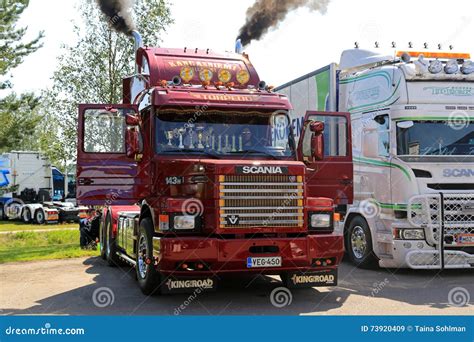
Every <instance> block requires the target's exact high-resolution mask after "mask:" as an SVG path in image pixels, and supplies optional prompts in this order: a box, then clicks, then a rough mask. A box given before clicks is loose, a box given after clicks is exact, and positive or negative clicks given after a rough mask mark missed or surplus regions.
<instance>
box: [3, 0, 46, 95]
mask: <svg viewBox="0 0 474 342" xmlns="http://www.w3.org/2000/svg"><path fill="white" fill-rule="evenodd" d="M28 4H29V0H2V1H0V23H1V25H0V75H1V76H5V75H6V74H7V73H8V72H9V71H10V70H11V69H14V68H16V67H17V66H18V65H20V64H21V63H22V62H23V59H24V58H25V57H26V56H28V55H29V54H31V53H33V52H35V51H36V50H38V49H39V48H40V47H41V44H40V41H41V38H42V37H43V33H40V34H39V35H38V37H37V38H36V39H33V40H32V41H30V42H27V43H23V42H22V39H23V36H24V35H25V33H26V28H16V22H17V21H18V19H19V18H20V15H21V14H22V13H23V11H24V10H25V9H26V7H28ZM9 86H10V82H9V81H0V89H5V88H7V87H9Z"/></svg>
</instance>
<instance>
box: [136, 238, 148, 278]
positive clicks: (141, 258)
mask: <svg viewBox="0 0 474 342" xmlns="http://www.w3.org/2000/svg"><path fill="white" fill-rule="evenodd" d="M147 245H148V244H147V238H146V236H145V235H140V239H139V240H138V262H137V267H138V273H139V274H140V278H142V279H145V278H146V274H147V272H148V270H147V264H146V256H147Z"/></svg>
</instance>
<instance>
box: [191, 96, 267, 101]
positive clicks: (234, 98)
mask: <svg viewBox="0 0 474 342" xmlns="http://www.w3.org/2000/svg"><path fill="white" fill-rule="evenodd" d="M192 96H193V97H195V98H197V99H200V100H206V101H233V102H252V101H258V99H259V98H260V97H259V96H249V95H225V94H222V95H220V94H192Z"/></svg>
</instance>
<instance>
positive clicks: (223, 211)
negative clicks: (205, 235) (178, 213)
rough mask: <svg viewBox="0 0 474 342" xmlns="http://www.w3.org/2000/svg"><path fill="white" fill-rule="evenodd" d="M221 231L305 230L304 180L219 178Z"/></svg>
mask: <svg viewBox="0 0 474 342" xmlns="http://www.w3.org/2000/svg"><path fill="white" fill-rule="evenodd" d="M219 190H220V191H219V213H220V227H221V228H250V227H302V226H303V223H304V217H303V176H289V175H226V176H219Z"/></svg>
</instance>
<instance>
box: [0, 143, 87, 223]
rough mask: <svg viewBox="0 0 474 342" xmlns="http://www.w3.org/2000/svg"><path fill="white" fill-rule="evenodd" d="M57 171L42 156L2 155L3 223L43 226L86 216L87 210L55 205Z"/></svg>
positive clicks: (0, 205) (0, 210)
mask: <svg viewBox="0 0 474 342" xmlns="http://www.w3.org/2000/svg"><path fill="white" fill-rule="evenodd" d="M53 169H54V167H53V166H51V163H50V161H49V160H48V159H47V158H46V157H44V156H42V155H41V154H40V153H39V152H25V151H12V152H10V153H5V154H2V155H0V189H3V193H2V194H0V219H10V220H22V221H23V222H25V223H28V222H32V221H33V222H35V223H38V224H43V223H56V222H58V221H68V220H77V215H78V213H79V212H81V213H82V214H84V213H85V210H86V208H75V207H74V205H73V204H71V203H62V202H52V195H53V193H54V182H53ZM7 191H8V192H7Z"/></svg>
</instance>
